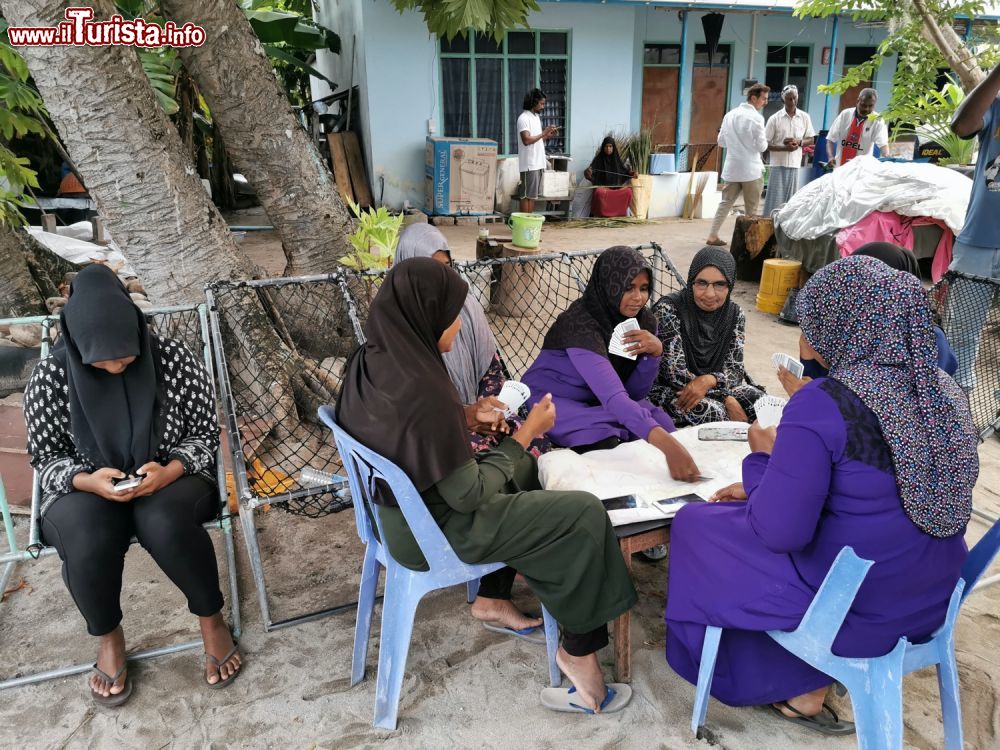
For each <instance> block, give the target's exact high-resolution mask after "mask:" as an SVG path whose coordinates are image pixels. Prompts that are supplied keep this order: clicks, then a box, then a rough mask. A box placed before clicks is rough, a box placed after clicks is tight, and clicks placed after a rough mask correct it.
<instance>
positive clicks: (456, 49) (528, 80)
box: [441, 31, 569, 154]
mask: <svg viewBox="0 0 1000 750" xmlns="http://www.w3.org/2000/svg"><path fill="white" fill-rule="evenodd" d="M536 87H537V88H540V89H541V90H542V91H544V92H545V95H546V97H547V99H546V101H545V109H544V111H543V112H542V127H548V126H550V125H556V126H558V127H559V131H558V132H557V133H556V135H555V136H554V137H553V138H550V139H549V140H548V141H547V142H546V146H545V149H546V151H548V152H549V153H553V154H561V153H565V151H566V147H567V145H568V144H569V111H568V106H569V33H568V32H565V31H509V32H507V34H506V35H505V36H504V38H503V40H502V41H501V42H499V43H498V42H497V41H496V40H495V39H494V38H493V37H492V36H484V35H482V34H471V33H470V34H468V35H467V36H465V37H461V36H456V37H455V38H454V39H452V40H451V41H448V40H447V39H442V40H441V114H442V117H441V120H442V127H443V134H444V135H445V136H449V137H453V138H489V139H491V140H494V141H496V142H497V145H498V146H499V150H500V153H501V154H516V153H517V143H518V140H519V137H518V134H517V133H516V132H515V127H514V124H515V122H516V121H517V117H518V115H520V114H521V105H522V103H523V101H524V95H525V94H527V93H528V92H529V91H530V90H531V89H533V88H536Z"/></svg>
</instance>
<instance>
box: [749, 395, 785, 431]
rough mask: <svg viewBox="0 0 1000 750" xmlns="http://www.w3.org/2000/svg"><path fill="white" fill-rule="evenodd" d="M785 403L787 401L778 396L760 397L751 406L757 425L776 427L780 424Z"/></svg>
mask: <svg viewBox="0 0 1000 750" xmlns="http://www.w3.org/2000/svg"><path fill="white" fill-rule="evenodd" d="M787 403H788V400H787V399H783V398H779V397H778V396H761V397H760V398H759V399H757V402H756V403H755V404H754V405H753V410H754V412H755V413H756V414H757V422H758V424H760V426H761V427H776V426H777V425H778V424H779V423H780V422H781V414H782V412H783V411H784V409H785V404H787Z"/></svg>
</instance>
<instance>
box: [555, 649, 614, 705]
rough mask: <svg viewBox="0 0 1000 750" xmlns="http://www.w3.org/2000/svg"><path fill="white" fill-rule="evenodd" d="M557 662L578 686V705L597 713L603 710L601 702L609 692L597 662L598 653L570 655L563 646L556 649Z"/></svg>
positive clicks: (574, 684)
mask: <svg viewBox="0 0 1000 750" xmlns="http://www.w3.org/2000/svg"><path fill="white" fill-rule="evenodd" d="M556 664H557V665H559V669H561V670H562V672H563V674H565V675H566V676H567V677H569V681H570V682H572V683H573V686H574V687H575V688H576V693H577V695H579V696H580V703H579V704H578V705H581V706H586V707H587V708H589V709H592V710H593V711H594V712H595V713H600V712H601V703H603V702H604V696H605V695H606V694H607V686H606V685H605V684H604V675H603V674H601V667H600V665H599V664H598V663H597V653H596V652H595V653H593V654H587V655H586V656H570V655H569V654H568V653H567V652H566V649H564V648H563V647H562V646H560V647H559V650H558V651H556Z"/></svg>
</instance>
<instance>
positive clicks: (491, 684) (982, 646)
mask: <svg viewBox="0 0 1000 750" xmlns="http://www.w3.org/2000/svg"><path fill="white" fill-rule="evenodd" d="M260 219H261V217H259V216H254V215H253V214H252V213H247V212H241V215H240V216H239V217H238V218H234V219H233V221H234V223H241V224H246V223H254V221H255V220H260ZM260 223H265V222H264V221H262V220H261V221H260ZM707 224H708V222H705V221H688V222H685V221H676V220H674V221H665V222H662V223H657V224H649V225H643V226H630V227H626V228H621V229H565V228H560V227H559V226H558V225H551V226H549V227H547V228H546V229H545V232H544V235H543V246H544V247H545V248H546V249H548V250H561V249H587V248H598V247H606V246H609V245H614V244H630V243H637V242H646V241H649V240H655V241H657V242H659V243H661V244H662V245H663V246H664V248H666V250H667V251H668V253H669V254H670V257H671V258H672V259H673V261H674V263H675V264H676V265H677V266H678V268H680V269H681V271H682V272H686V270H687V266H688V263H689V262H690V259H691V257H692V256H693V254H694V252H695V251H696V250H697V249H698V248H699V247H700V246H701V240H702V238H703V237H704V235H705V233H706V230H707ZM730 226H731V225H730V224H729V223H727V225H726V227H724V229H723V236H727V234H726V232H728V231H729V230H730ZM476 232H477V228H476V227H450V228H448V229H447V234H448V236H449V238H450V240H451V242H452V247H453V249H454V251H455V254H456V256H458V257H472V255H473V254H474V250H473V248H474V242H475V235H476ZM243 243H244V247H245V248H246V249H247V251H248V252H249V253H250V254H251V255H253V256H254V258H255V260H257V261H258V262H259V263H261V264H262V265H264V266H265V267H267V268H268V269H269V270H270V271H271V272H273V273H280V271H281V268H282V266H283V262H282V259H281V257H280V249H279V247H278V244H277V241H276V239H275V236H274V235H273V233H252V234H250V235H248V236H247V238H245V239H244V240H243ZM755 293H756V288H755V287H753V286H752V285H748V284H744V283H740V284H739V285H738V286H737V291H736V299H737V300H738V301H739V302H740V304H741V305H742V307H743V309H744V310H746V311H747V341H748V345H747V352H746V358H747V366H748V369H750V371H751V372H752V373H754V375H755V377H757V379H759V380H761V381H762V382H763V383H764V384H765V385H766V386H767V387H768V389H769V390H770V391H771V392H772V393H775V392H778V388H779V387H778V383H777V380H776V378H774V376H773V375H772V374H771V372H770V367H769V365H768V360H769V358H770V355H771V353H772V352H775V351H786V352H790V353H794V352H795V351H796V348H795V346H796V341H797V338H798V329H797V328H790V327H786V326H783V325H781V324H779V323H777V322H775V319H774V317H773V316H769V315H764V314H761V313H758V312H757V311H756V310H755V309H754V308H753V299H754V294H755ZM980 456H981V459H982V470H981V473H980V480H979V484H978V486H977V489H976V496H975V500H976V505H977V507H979V508H981V509H983V510H987V511H990V512H993V513H998V512H1000V494H998V490H1000V482H998V479H1000V440H998V439H997V438H996V437H994V438H991V439H990V440H989V441H987V443H986V444H984V445H983V446H982V447H981V448H980ZM256 523H257V527H258V528H259V529H260V532H261V537H262V545H263V547H264V556H265V565H266V567H267V571H268V578H269V581H270V584H271V588H272V590H271V594H272V600H271V602H272V610H273V611H272V615H273V617H274V619H281V618H282V617H288V616H292V615H295V614H297V613H301V612H305V611H311V610H314V609H317V608H320V607H325V606H330V605H333V604H337V603H343V602H348V601H351V600H352V599H353V598H354V596H355V594H356V586H357V579H358V573H359V569H360V562H361V551H360V546H359V544H358V541H357V536H356V534H355V531H354V519H353V514H352V513H341V514H339V515H335V516H331V517H328V518H326V519H323V520H320V521H310V520H306V519H300V518H296V517H292V516H289V515H287V514H285V513H282V512H280V511H272V512H270V513H267V514H259V515H258V516H257V517H256ZM26 527H27V524H26V519H25V518H24V517H20V518H19V523H18V524H17V530H18V534H19V535H23V534H26V533H27V532H26ZM985 530H986V525H985V524H984V523H983V522H981V521H979V520H973V522H972V524H971V525H970V527H969V532H968V538H969V542H970V544H971V543H973V542H974V541H975V540H976V539H977V538H978V537H979V536H980V535H981V534H982V533H983V532H984V531H985ZM237 543H238V548H237V555H238V570H239V580H240V586H241V592H242V594H241V606H242V613H243V617H244V636H243V639H242V645H243V650H244V654H245V657H246V663H245V671H244V673H243V674H242V676H241V677H240V678H239V680H238V682H236V683H235V684H234V685H233V686H232V687H231V688H230V689H228V690H225V691H210V690H207V689H205V688H204V687H203V685H202V683H201V674H202V671H201V665H200V660H199V659H198V656H197V654H198V653H199V652H197V651H188V652H185V653H181V654H177V655H173V656H167V657H162V658H158V659H154V660H151V661H143V662H139V663H137V664H135V665H134V666H133V667H132V670H131V674H132V676H133V678H134V679H135V682H136V688H135V691H136V692H135V695H134V696H133V697H132V699H131V701H130V703H129V704H128V705H127V706H126V707H124V708H122V709H119V710H117V711H111V710H103V709H100V708H97V707H95V706H94V705H93V704H92V703H91V701H90V699H89V696H88V695H87V691H86V689H85V685H84V678H83V677H82V676H75V677H70V678H64V679H59V680H55V681H50V682H47V683H43V684H40V685H35V686H30V687H22V688H17V689H13V690H7V691H4V692H3V693H0V747H11V748H14V747H17V748H35V747H38V748H55V747H59V748H78V747H97V748H112V747H115V748H118V747H127V748H167V747H178V748H191V747H212V748H222V747H262V748H263V747H281V748H286V747H287V748H312V747H316V748H369V747H376V746H378V747H386V748H407V750H410V749H413V750H415V749H417V748H429V749H430V748H433V749H435V750H436V749H438V748H451V747H458V748H466V747H468V748H517V747H526V748H527V747H530V748H536V749H538V750H543V749H545V748H562V747H577V748H587V749H588V750H589V749H590V748H620V749H626V748H642V749H643V750H653V749H654V748H656V749H659V748H684V747H705V748H707V747H710V746H714V747H718V748H728V749H729V750H759V749H760V748H769V750H791V749H792V748H795V749H798V748H803V747H817V748H830V750H833V749H834V748H841V749H842V750H848V748H852V747H855V741H854V739H853V738H841V739H823V738H819V737H818V736H814V735H812V734H811V733H805V732H803V731H801V730H799V729H797V728H796V727H793V726H791V725H789V724H787V723H782V722H779V721H775V720H773V719H772V718H771V716H770V715H769V714H768V713H767V712H765V711H763V710H760V709H732V708H727V707H725V706H722V705H721V704H719V703H716V702H713V703H712V704H711V705H710V708H709V712H708V726H709V729H710V737H711V740H710V741H709V740H696V739H694V738H693V737H692V735H691V733H690V730H689V729H688V725H689V722H690V715H691V702H692V698H693V692H694V690H693V688H692V686H690V685H689V684H687V683H686V682H684V681H683V680H681V679H680V678H679V677H677V676H676V675H675V674H674V673H673V672H672V671H671V670H670V669H669V667H667V665H666V663H665V661H664V658H663V646H664V626H663V619H662V615H663V597H664V588H665V583H666V562H665V561H661V562H658V563H648V562H643V561H640V560H637V561H636V565H635V570H636V573H635V578H636V585H637V588H638V590H639V592H640V602H639V604H638V606H637V607H636V610H635V615H634V617H633V621H632V628H633V631H632V642H633V649H634V653H633V688H634V690H635V697H634V699H633V701H632V703H631V705H630V706H629V707H628V708H627V709H626V710H625V711H623V712H621V713H618V714H615V715H609V716H604V717H581V716H567V715H560V714H554V713H551V712H548V711H546V710H545V709H543V708H542V707H541V706H540V704H539V701H538V691H539V689H540V688H542V687H543V686H544V684H545V679H546V677H545V674H546V671H545V662H544V649H543V648H540V647H537V646H534V645H531V644H527V643H524V642H521V641H517V640H513V639H508V638H504V637H502V636H499V635H494V634H491V633H488V632H486V631H485V630H484V629H483V628H481V627H479V626H478V625H477V624H476V623H475V622H474V621H473V620H472V619H471V618H470V617H469V616H468V614H467V606H466V604H465V602H464V592H463V591H462V590H461V589H459V588H454V589H450V590H447V591H444V592H438V593H435V594H433V595H430V596H428V597H427V598H426V600H425V601H424V603H423V604H422V606H421V608H420V611H419V613H418V616H417V618H418V619H417V622H416V625H415V629H414V634H413V640H412V644H411V648H410V655H409V662H408V665H407V666H408V668H407V676H406V679H405V682H404V686H403V698H402V701H401V704H400V709H399V711H400V721H399V728H398V729H397V731H395V732H386V731H382V730H378V729H374V728H373V727H372V724H371V721H372V710H373V703H374V693H375V685H374V665H375V660H376V659H377V653H378V640H377V626H376V628H375V631H376V636H375V638H374V639H373V641H372V645H371V648H370V652H369V659H368V664H369V671H368V676H367V678H366V679H365V681H364V682H362V683H361V684H359V685H357V686H356V687H354V688H351V687H350V686H349V679H348V675H349V672H350V659H351V644H352V638H353V626H354V616H353V613H348V614H344V615H340V616H335V617H331V618H327V619H324V620H320V621H317V622H312V623H308V624H304V625H300V626H297V627H292V628H287V629H284V630H280V631H276V632H272V633H269V634H265V633H264V632H263V630H262V627H261V624H260V614H259V610H258V607H257V599H256V594H255V591H254V588H253V584H252V580H251V577H250V573H249V566H248V564H247V558H246V555H245V551H244V549H243V546H242V541H241V539H240V538H239V533H238V531H237ZM219 547H220V545H219V544H218V543H217V549H218V548H219ZM992 572H996V570H995V569H994V571H992ZM22 579H23V580H24V582H25V583H26V584H27V587H30V589H29V588H27V587H26V588H23V589H21V590H19V591H17V592H15V593H13V594H11V595H9V596H8V597H7V601H6V602H4V603H3V604H2V605H0V677H2V678H7V677H10V676H13V675H15V674H23V673H27V672H30V671H36V670H38V669H43V668H44V669H51V668H55V667H58V666H62V665H65V664H70V663H80V662H86V661H88V660H89V659H91V658H92V657H93V649H94V643H93V642H92V639H91V638H89V636H87V635H86V633H85V631H84V628H83V624H82V621H81V619H80V617H79V615H78V614H77V612H76V611H75V609H74V607H73V604H72V602H71V600H70V598H69V595H68V594H67V593H66V591H65V589H64V588H63V585H62V581H61V580H60V575H59V564H58V561H57V560H56V559H54V558H47V559H43V560H41V561H38V562H35V563H31V564H24V565H21V566H20V567H19V568H18V569H17V571H15V574H14V578H13V583H17V582H19V581H20V580H22ZM515 595H516V597H518V598H519V601H522V602H523V604H524V606H526V607H530V606H532V599H531V595H530V592H529V591H527V590H525V589H524V588H523V587H519V588H517V589H516V590H515ZM122 600H123V601H122V604H123V610H124V611H125V623H124V625H125V629H126V633H127V635H128V637H129V642H130V647H131V648H134V649H139V648H146V647H152V646H158V645H162V644H165V643H171V642H175V641H178V640H181V639H183V640H189V639H192V638H195V637H196V633H197V628H196V623H195V620H194V618H193V616H191V615H190V614H188V613H187V611H186V607H185V605H184V602H183V600H182V597H181V596H180V595H179V593H178V592H177V590H176V589H175V588H174V587H173V586H172V585H171V584H170V583H169V582H167V581H166V580H165V579H164V576H163V574H162V573H161V572H160V571H159V570H158V569H157V568H156V566H155V565H154V564H153V563H152V561H151V560H150V558H149V557H148V555H147V554H146V553H145V552H144V551H143V550H141V549H140V548H138V547H135V548H133V549H132V551H131V552H130V553H129V555H128V558H127V563H126V584H125V590H124V594H123V597H122ZM998 612H1000V586H998V587H993V588H989V589H985V590H983V591H981V592H977V593H975V594H974V595H973V596H972V598H971V599H970V600H969V601H968V603H967V605H966V606H965V608H964V610H963V612H962V614H961V617H960V621H959V626H958V632H957V641H958V661H959V668H960V672H961V681H962V698H963V714H964V719H965V722H964V723H965V731H966V743H967V747H969V748H981V749H983V750H986V749H987V748H993V747H997V746H998V745H1000V739H998V736H1000V709H998V705H997V695H998V690H1000V663H998V661H1000V657H998V648H997V646H998V644H1000V617H998V614H997V613H998ZM378 614H379V611H377V612H376V615H378ZM611 658H612V657H611V654H610V651H609V650H608V651H606V652H604V653H602V659H603V661H604V663H605V664H606V665H607V667H608V670H609V671H610V667H611V661H610V660H611ZM835 703H836V704H837V706H838V708H842V709H843V713H845V714H847V715H849V714H850V707H849V704H848V702H847V701H846V700H837V701H835ZM905 720H906V743H907V747H912V748H919V749H921V750H931V749H932V748H938V747H941V746H942V744H943V737H942V729H941V722H940V708H939V704H938V697H937V682H936V679H935V676H934V673H933V672H932V671H929V670H925V671H924V672H921V673H918V674H914V675H910V676H908V677H907V678H906V682H905Z"/></svg>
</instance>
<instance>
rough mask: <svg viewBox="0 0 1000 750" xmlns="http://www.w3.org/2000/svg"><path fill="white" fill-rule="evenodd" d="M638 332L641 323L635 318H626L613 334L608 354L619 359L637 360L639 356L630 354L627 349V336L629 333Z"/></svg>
mask: <svg viewBox="0 0 1000 750" xmlns="http://www.w3.org/2000/svg"><path fill="white" fill-rule="evenodd" d="M638 330H639V321H637V320H636V319H635V318H626V319H625V320H623V321H622V322H621V323H619V324H618V325H616V326H615V330H614V331H612V332H611V341H610V343H609V344H608V352H609V353H611V354H615V355H617V356H619V357H626V358H628V359H636V357H637V356H638V355H635V354H631V353H629V351H628V350H627V349H626V348H625V334H626V333H628V332H629V331H638Z"/></svg>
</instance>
